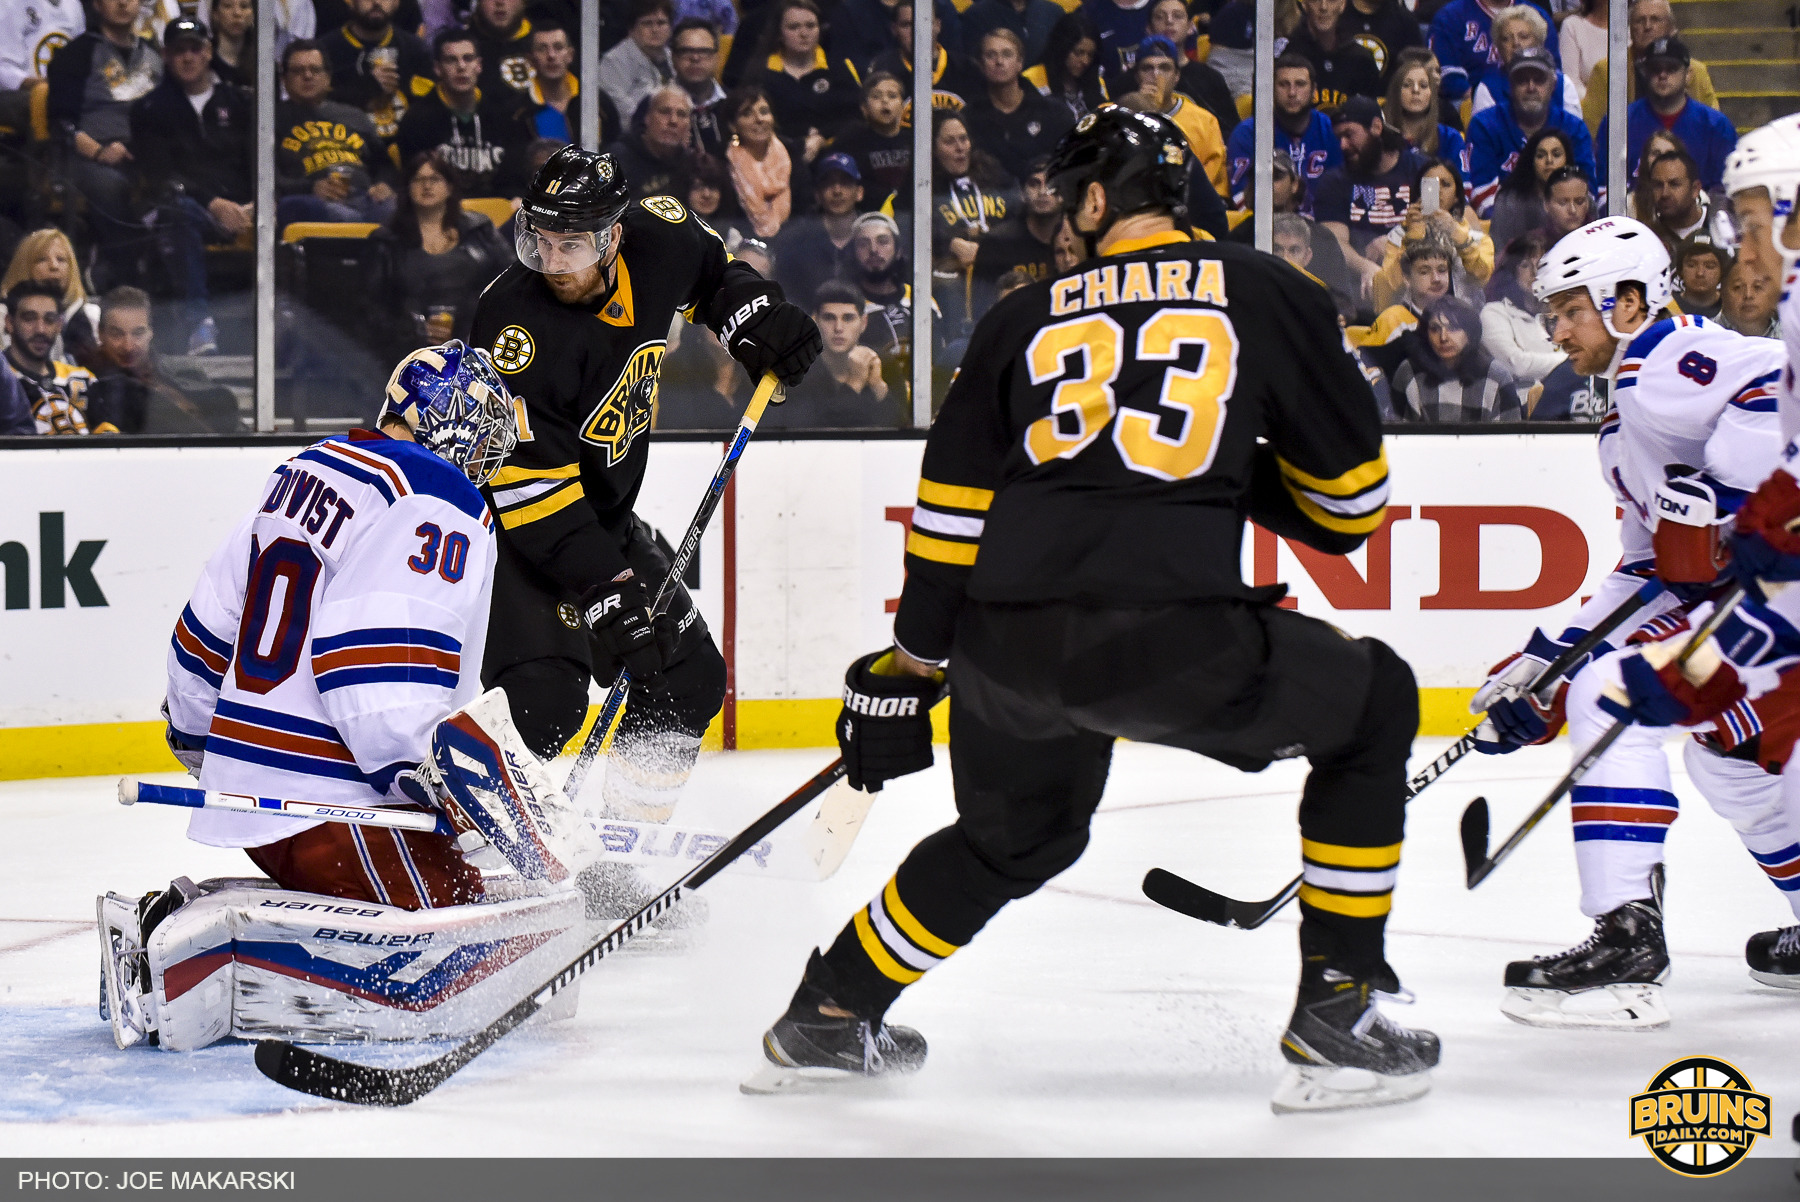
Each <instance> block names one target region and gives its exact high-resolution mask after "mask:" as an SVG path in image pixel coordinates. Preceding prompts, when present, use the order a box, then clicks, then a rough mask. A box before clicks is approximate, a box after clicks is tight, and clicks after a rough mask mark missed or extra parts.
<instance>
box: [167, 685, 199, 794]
mask: <svg viewBox="0 0 1800 1202" xmlns="http://www.w3.org/2000/svg"><path fill="white" fill-rule="evenodd" d="M162 716H163V739H164V741H165V742H167V743H168V745H169V754H171V755H173V756H174V757H175V759H176V761H177V762H179V763H180V764H181V766H182V767H183V768H186V769H187V773H188V775H189V776H191V777H193V778H194V779H195V780H199V779H200V764H201V762H202V761H203V760H205V759H206V736H205V735H189V734H183V733H182V732H181V731H179V730H177V729H176V728H175V723H173V722H171V721H170V720H169V703H168V702H167V701H164V702H163V704H162Z"/></svg>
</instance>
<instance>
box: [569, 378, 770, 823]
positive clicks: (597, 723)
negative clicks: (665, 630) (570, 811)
mask: <svg viewBox="0 0 1800 1202" xmlns="http://www.w3.org/2000/svg"><path fill="white" fill-rule="evenodd" d="M782 395H784V394H783V390H782V387H781V383H780V381H778V380H776V378H775V377H774V376H773V375H771V374H765V375H764V376H763V378H762V382H761V383H759V384H758V385H757V386H756V392H755V394H754V395H753V396H751V398H750V405H749V407H748V408H746V409H745V410H744V416H743V417H741V418H739V419H738V425H737V432H736V433H735V434H733V435H732V436H731V444H730V446H728V447H727V448H726V450H725V458H724V459H722V460H720V461H719V470H718V471H716V472H714V473H713V478H712V483H711V484H708V485H707V486H706V494H705V495H704V496H702V497H701V498H700V508H699V509H697V510H695V511H694V520H693V521H691V522H689V523H688V529H687V535H686V537H684V538H683V539H682V540H681V546H680V547H678V548H676V551H675V558H674V559H672V560H670V561H669V573H668V575H666V576H664V577H663V582H662V586H661V587H660V588H658V589H657V590H656V600H655V601H653V602H651V605H650V612H651V613H653V614H654V613H657V612H659V611H660V610H661V609H662V607H663V606H664V605H665V604H666V603H667V602H668V599H669V596H670V594H671V593H673V592H674V590H675V585H676V584H677V583H678V582H679V581H680V580H681V577H682V576H683V574H685V573H686V572H687V568H688V564H689V563H691V562H693V558H694V556H695V555H696V554H698V553H699V551H700V538H701V536H702V535H704V534H705V533H706V527H707V524H708V523H710V522H711V521H712V515H713V511H714V510H716V509H718V507H719V501H720V500H721V499H722V498H723V497H724V496H725V486H726V485H727V484H729V483H730V482H731V475H732V473H733V472H735V471H737V465H738V460H739V459H742V458H743V455H744V447H745V446H746V445H747V444H748V443H749V442H750V436H751V435H752V434H754V433H756V423H757V422H759V421H761V420H762V415H763V410H765V409H767V408H768V407H769V405H770V403H771V402H777V403H778V399H779V397H780V396H782ZM630 690H631V673H629V672H627V671H626V670H625V668H624V667H623V666H621V667H620V668H619V672H618V675H616V676H614V677H613V682H612V687H611V688H609V689H608V690H607V691H606V704H605V705H604V706H602V707H601V709H600V716H599V717H598V718H596V719H595V720H594V725H593V728H592V729H591V730H589V731H588V736H587V740H586V741H585V742H584V743H582V745H581V751H580V752H579V753H577V754H576V756H575V766H574V767H572V768H570V769H569V776H568V779H567V780H565V781H564V782H563V793H564V795H565V796H567V797H568V798H569V800H570V801H573V800H575V798H576V796H577V795H578V794H580V792H581V786H582V785H583V784H585V783H586V781H587V775H588V772H589V771H590V770H592V768H593V766H594V761H595V760H597V759H599V758H600V751H601V749H602V748H603V747H604V746H605V745H606V738H607V735H609V734H610V733H611V732H612V725H613V722H614V720H615V719H617V718H618V716H619V711H620V710H621V709H623V708H624V706H625V694H626V693H628V692H629V691H630Z"/></svg>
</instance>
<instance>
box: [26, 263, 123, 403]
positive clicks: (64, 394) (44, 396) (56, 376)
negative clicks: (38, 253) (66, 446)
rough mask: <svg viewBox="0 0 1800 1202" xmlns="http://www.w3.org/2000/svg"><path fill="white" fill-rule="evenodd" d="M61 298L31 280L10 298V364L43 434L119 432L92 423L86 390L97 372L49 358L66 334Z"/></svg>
mask: <svg viewBox="0 0 1800 1202" xmlns="http://www.w3.org/2000/svg"><path fill="white" fill-rule="evenodd" d="M61 303H62V297H61V294H60V292H59V291H58V289H57V288H56V287H55V286H54V285H51V284H39V283H34V282H32V281H30V280H27V281H26V282H24V283H22V284H14V285H13V288H12V291H11V292H8V293H7V294H6V336H7V338H8V339H10V340H11V343H10V345H9V346H8V347H7V348H6V363H7V366H9V367H11V368H12V370H13V372H14V373H15V374H17V375H18V377H19V383H20V385H21V386H22V388H23V390H24V395H25V402H26V405H27V406H28V407H29V408H30V410H31V416H32V420H33V421H34V422H35V423H36V424H37V432H38V433H39V434H90V433H92V434H117V433H118V429H117V427H115V426H111V425H106V424H102V425H100V426H98V427H96V428H94V429H92V430H90V429H89V428H88V424H87V389H88V385H90V384H92V383H93V382H94V377H93V374H92V373H90V372H89V371H88V370H87V369H86V368H84V367H76V366H75V365H74V364H73V363H61V362H58V361H57V360H55V359H52V358H51V357H50V350H51V348H52V347H53V346H55V345H56V339H57V337H58V336H59V335H60V334H61V333H62V309H61V308H60V305H61Z"/></svg>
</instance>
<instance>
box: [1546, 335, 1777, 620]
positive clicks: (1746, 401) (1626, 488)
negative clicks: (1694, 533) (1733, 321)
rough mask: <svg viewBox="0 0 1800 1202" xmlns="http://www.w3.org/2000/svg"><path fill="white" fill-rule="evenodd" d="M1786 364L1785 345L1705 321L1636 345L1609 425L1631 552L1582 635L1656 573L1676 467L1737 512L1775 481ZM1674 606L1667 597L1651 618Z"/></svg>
mask: <svg viewBox="0 0 1800 1202" xmlns="http://www.w3.org/2000/svg"><path fill="white" fill-rule="evenodd" d="M1783 366H1784V363H1783V350H1782V345H1781V343H1779V342H1776V341H1775V340H1773V339H1770V338H1746V337H1744V336H1743V335H1742V334H1738V333H1735V332H1733V331H1731V330H1728V329H1726V328H1725V327H1724V326H1721V325H1718V324H1716V323H1714V322H1710V321H1707V320H1706V319H1705V318H1702V317H1685V316H1684V317H1670V318H1664V319H1663V320H1662V321H1659V322H1656V323H1654V324H1652V325H1650V326H1648V327H1647V328H1645V329H1643V330H1641V331H1639V332H1638V334H1637V335H1636V336H1635V337H1634V338H1632V340H1631V342H1630V344H1629V345H1628V346H1627V347H1626V349H1625V354H1624V358H1623V359H1622V360H1621V361H1620V363H1619V368H1618V371H1617V373H1616V375H1615V377H1614V380H1613V393H1612V395H1613V409H1612V413H1611V414H1610V415H1608V417H1607V419H1606V421H1605V422H1604V423H1602V425H1601V427H1600V470H1601V472H1602V473H1603V474H1604V476H1605V477H1606V483H1607V486H1608V487H1610V488H1611V489H1612V491H1613V496H1614V497H1615V498H1616V499H1617V500H1618V503H1619V508H1620V510H1621V511H1622V516H1621V517H1620V519H1619V539H1620V542H1621V544H1622V547H1623V552H1624V554H1623V557H1622V559H1621V560H1620V563H1619V567H1618V569H1617V570H1616V571H1615V572H1614V573H1613V574H1612V575H1611V576H1609V577H1608V578H1607V579H1606V580H1605V581H1604V582H1603V583H1602V585H1601V587H1600V588H1599V589H1598V590H1597V591H1596V592H1595V594H1594V596H1593V597H1592V598H1590V599H1589V601H1588V602H1587V604H1585V605H1583V606H1582V607H1581V609H1580V611H1579V612H1578V613H1577V614H1576V616H1575V617H1574V618H1572V619H1571V620H1570V626H1571V627H1572V628H1579V629H1581V630H1584V631H1585V630H1589V629H1592V627H1593V624H1594V623H1595V622H1598V621H1599V620H1600V619H1601V618H1603V617H1605V616H1606V615H1607V614H1608V613H1610V612H1611V611H1612V610H1613V609H1614V608H1616V607H1617V606H1618V605H1620V604H1621V603H1622V602H1623V601H1624V600H1625V598H1626V597H1628V596H1629V595H1630V594H1631V593H1632V592H1633V591H1635V590H1636V589H1637V587H1638V586H1639V585H1640V584H1642V583H1643V579H1644V577H1646V576H1648V575H1649V574H1650V572H1651V570H1652V569H1653V568H1654V566H1655V557H1654V553H1653V551H1652V550H1651V543H1650V529H1651V526H1652V520H1651V506H1652V504H1653V503H1654V501H1655V497H1656V490H1657V487H1658V486H1659V485H1660V484H1661V483H1662V482H1663V480H1664V479H1665V478H1666V469H1667V468H1668V467H1669V466H1670V465H1671V464H1685V465H1686V466H1688V467H1690V468H1694V469H1697V470H1699V471H1701V472H1703V473H1704V474H1705V478H1706V480H1707V482H1708V483H1709V484H1711V485H1712V487H1713V490H1714V492H1715V494H1716V495H1717V496H1718V499H1719V503H1720V504H1721V505H1722V506H1724V507H1725V508H1727V509H1733V510H1735V509H1736V508H1737V506H1738V505H1740V504H1742V503H1743V500H1744V498H1745V497H1746V496H1748V495H1749V493H1750V492H1752V491H1754V490H1755V488H1756V486H1757V485H1758V484H1760V483H1762V481H1763V480H1765V479H1766V478H1767V477H1768V475H1769V472H1770V471H1771V470H1773V469H1774V467H1775V464H1776V462H1777V461H1778V459H1779V458H1780V454H1781V444H1782V440H1781V430H1780V416H1779V414H1778V412H1777V402H1776V396H1777V390H1778V388H1779V387H1780V383H1781V376H1782V370H1783ZM1672 604H1673V601H1672V600H1670V599H1668V598H1665V599H1663V601H1662V602H1661V604H1660V605H1659V606H1657V607H1654V608H1652V609H1649V610H1646V611H1645V613H1644V617H1645V618H1648V617H1649V616H1651V615H1652V614H1653V613H1655V612H1657V610H1659V609H1667V608H1669V607H1670V606H1671V605H1672Z"/></svg>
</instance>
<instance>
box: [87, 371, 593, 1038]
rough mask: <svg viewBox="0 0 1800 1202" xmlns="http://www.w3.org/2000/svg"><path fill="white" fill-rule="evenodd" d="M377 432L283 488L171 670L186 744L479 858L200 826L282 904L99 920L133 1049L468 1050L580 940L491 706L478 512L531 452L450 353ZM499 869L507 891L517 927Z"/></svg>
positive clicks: (178, 641)
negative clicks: (403, 818)
mask: <svg viewBox="0 0 1800 1202" xmlns="http://www.w3.org/2000/svg"><path fill="white" fill-rule="evenodd" d="M377 425H378V427H379V429H378V430H377V431H375V432H371V431H366V430H364V431H354V432H352V433H351V434H350V435H348V436H344V437H337V436H334V437H331V438H327V439H325V440H324V441H322V442H319V443H316V444H314V445H313V446H311V447H308V448H307V449H306V450H304V451H301V452H300V453H299V454H297V455H295V456H294V457H293V458H292V459H290V460H288V461H287V462H286V463H284V464H281V465H280V466H278V467H277V468H276V469H275V471H274V472H273V473H272V474H271V475H270V477H269V479H268V481H267V482H266V483H265V485H264V487H263V492H262V497H261V501H260V504H259V505H258V507H257V508H256V509H255V511H254V512H252V513H251V514H250V515H249V516H248V517H247V518H245V519H244V520H243V521H242V522H240V523H239V524H238V525H237V526H236V527H235V528H234V529H233V531H232V532H231V534H230V536H229V537H227V539H226V540H225V542H224V543H223V545H221V546H220V548H219V549H218V550H217V551H216V552H215V553H214V555H213V556H212V558H211V559H210V560H209V561H208V563H207V565H206V568H205V570H204V571H203V573H202V575H201V578H200V581H199V583H198V584H197V585H196V586H195V589H194V592H193V595H192V598H191V599H190V601H189V602H188V605H187V607H186V608H185V609H183V611H182V613H181V617H180V619H179V621H178V622H177V623H176V627H175V633H174V637H173V639H172V641H171V644H170V650H169V682H168V694H167V699H166V703H165V704H166V712H167V717H168V739H169V744H170V747H171V749H172V750H173V751H174V752H175V754H176V756H177V758H179V759H181V760H182V762H183V764H184V765H185V766H187V767H188V768H189V770H190V771H192V772H194V774H195V775H197V776H198V778H199V780H200V784H201V787H202V788H203V789H207V790H214V791H219V792H227V793H237V794H249V795H252V796H269V797H283V798H295V799H300V800H307V801H318V802H327V803H338V804H344V805H355V806H377V805H409V806H415V807H418V806H422V807H424V808H427V809H433V810H437V811H439V812H442V813H444V814H445V815H446V816H447V817H448V818H449V820H450V822H449V825H450V826H451V828H452V829H453V830H455V831H457V832H459V833H458V834H457V835H454V836H453V835H449V834H432V833H418V832H411V831H407V832H402V831H399V830H393V829H387V828H377V827H366V828H365V827H359V826H352V825H346V824H343V823H333V822H319V821H312V820H305V819H297V818H291V817H283V816H266V815H264V814H255V813H238V812H230V811H219V810H211V809H200V810H198V811H197V812H195V814H194V815H193V817H192V820H191V823H190V825H189V828H188V834H189V837H190V838H192V839H194V840H196V841H197V842H200V843H205V844H209V845H212V846H215V847H241V848H243V849H244V850H245V852H246V853H247V854H248V856H249V859H250V861H251V862H253V863H254V865H255V866H256V867H257V868H259V869H261V870H262V872H263V873H264V874H266V876H267V877H268V878H269V881H267V882H265V881H235V880H233V881H214V882H208V883H207V884H206V885H203V886H195V885H194V884H193V883H192V882H190V881H188V880H187V879H186V878H181V879H179V880H177V881H176V882H175V883H174V884H173V885H171V886H170V887H169V888H168V889H167V890H158V891H155V892H152V893H149V894H146V895H144V896H142V897H141V898H127V897H120V896H118V895H115V894H108V895H106V896H104V897H102V898H101V899H100V901H99V919H100V936H101V942H102V953H103V964H102V968H103V973H102V999H101V1000H102V1008H103V1010H104V1011H105V1012H106V1014H107V1016H108V1017H109V1018H110V1020H111V1022H112V1024H113V1030H114V1035H115V1038H116V1039H117V1041H118V1043H119V1045H120V1046H121V1047H125V1046H128V1045H129V1044H131V1043H135V1042H138V1041H140V1040H142V1039H144V1038H145V1037H146V1036H149V1037H151V1038H152V1040H153V1041H154V1042H157V1043H159V1044H160V1045H161V1046H162V1047H164V1048H167V1049H175V1050H183V1049H189V1048H194V1047H199V1046H202V1045H204V1044H206V1043H209V1042H211V1041H213V1040H215V1039H218V1038H221V1037H223V1036H227V1035H236V1036H240V1037H249V1038H257V1037H279V1038H301V1039H333V1040H342V1039H359V1038H363V1039H391V1038H408V1037H418V1036H425V1035H441V1034H456V1033H460V1032H462V1031H464V1030H467V1029H473V1027H475V1026H478V1025H479V1024H480V1023H482V1022H486V1021H488V1020H490V1019H491V1018H492V1017H493V1015H494V1014H495V1013H498V1012H499V1011H500V1010H503V1009H505V1007H506V1005H508V1004H510V1002H511V1001H512V1000H516V998H514V997H512V996H511V995H512V994H513V993H516V992H517V991H518V990H519V988H520V987H521V985H523V984H530V983H535V979H536V978H537V977H539V976H541V975H543V973H544V972H545V971H547V970H549V969H553V968H554V967H555V965H552V964H549V963H548V961H549V960H550V959H553V958H555V957H556V956H559V955H561V953H562V948H561V946H560V945H561V943H562V942H563V941H562V940H561V939H560V938H559V936H562V935H564V934H566V933H569V932H571V931H572V930H573V929H574V928H576V927H577V926H578V921H579V918H580V915H581V909H582V903H581V901H580V896H579V894H578V893H577V892H576V891H575V890H574V889H573V884H572V875H573V872H574V871H576V870H578V869H579V867H581V864H580V863H564V862H563V861H565V860H569V861H573V860H576V859H577V858H578V855H577V851H578V847H577V844H576V843H575V841H574V840H575V836H573V834H572V833H571V832H573V831H574V830H575V826H576V824H575V823H574V822H573V821H572V816H571V815H569V814H568V813H567V809H566V806H565V805H562V804H561V795H560V794H559V793H557V791H556V790H555V788H554V786H552V785H551V784H550V783H549V781H548V778H547V777H546V776H545V775H544V774H543V771H542V768H541V767H540V766H539V765H538V764H537V762H536V761H535V760H533V759H532V757H531V756H530V754H529V753H528V752H526V751H525V750H524V747H523V744H522V743H521V742H519V740H518V738H517V734H516V732H515V731H514V730H513V727H512V723H511V718H510V715H509V714H508V712H507V709H506V703H505V698H504V695H503V694H500V693H498V692H494V693H490V694H488V695H486V696H479V697H478V694H479V692H480V684H479V682H480V679H481V657H482V646H483V641H484V639H485V637H486V632H487V626H488V604H489V594H490V587H491V582H492V573H493V568H494V559H495V543H494V535H493V517H492V515H491V513H490V512H489V510H488V506H487V503H486V502H485V501H484V500H483V497H482V494H481V492H480V488H479V486H480V485H482V484H484V483H485V482H486V481H487V480H488V478H489V477H490V476H491V475H492V474H493V472H494V471H495V470H496V469H497V468H498V467H499V466H500V464H501V462H502V461H503V460H504V459H505V457H506V455H507V454H508V453H509V452H510V451H511V450H512V448H513V446H514V445H515V443H516V441H517V434H516V427H515V418H514V408H513V401H512V398H511V397H510V396H509V395H508V393H507V391H506V388H505V386H504V385H503V383H502V382H501V380H500V377H499V376H498V375H497V374H496V372H495V370H494V368H493V365H492V364H491V362H489V361H488V359H487V356H486V353H485V352H483V351H480V350H471V349H468V348H465V347H464V346H463V345H462V344H461V343H460V342H452V343H449V344H446V345H445V346H441V347H434V348H427V349H423V350H419V351H415V352H413V353H412V354H411V355H409V356H408V357H407V358H406V359H405V360H404V361H402V362H401V363H400V365H399V366H398V367H396V368H395V370H394V374H393V377H392V379H391V380H390V381H389V383H388V387H387V394H386V396H385V397H384V398H383V402H382V407H381V412H380V416H379V419H378V422H377ZM565 819H569V821H566V822H565ZM478 865H479V867H478ZM483 868H487V869H489V870H490V871H495V872H496V873H497V874H505V873H506V872H507V870H511V873H510V876H511V880H512V881H513V883H515V884H520V885H521V887H519V888H516V889H514V890H513V892H514V894H515V896H514V898H513V899H512V900H506V901H495V900H493V899H492V898H491V897H490V896H489V894H490V893H491V892H492V890H490V888H489V887H488V885H487V884H485V883H484V876H483V872H482V869H483ZM270 882H272V884H271V883H270ZM557 885H562V886H563V887H561V888H554V887H553V886H557ZM519 895H523V896H519ZM481 902H485V904H475V903H481ZM521 974H523V977H522V978H521V980H520V981H518V982H515V981H514V980H513V978H515V977H520V976H521ZM501 999H504V1000H501Z"/></svg>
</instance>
